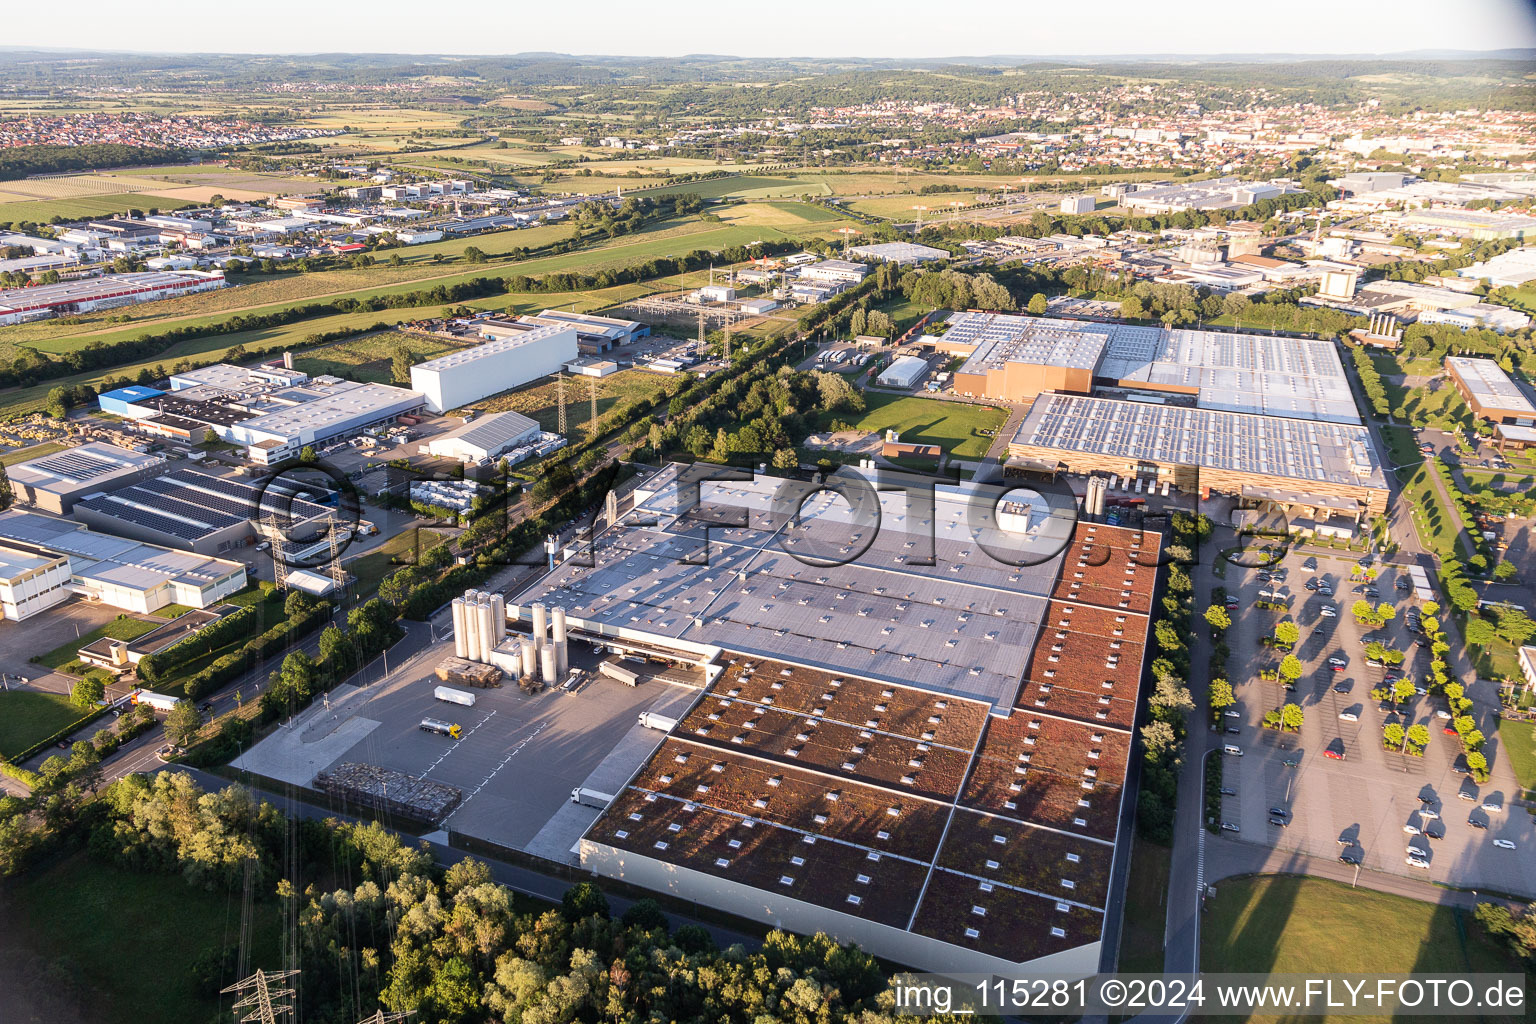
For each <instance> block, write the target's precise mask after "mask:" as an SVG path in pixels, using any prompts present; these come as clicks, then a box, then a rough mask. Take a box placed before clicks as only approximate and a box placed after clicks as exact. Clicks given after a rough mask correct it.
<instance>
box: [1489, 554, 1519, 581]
mask: <svg viewBox="0 0 1536 1024" xmlns="http://www.w3.org/2000/svg"><path fill="white" fill-rule="evenodd" d="M1518 571H1519V570H1517V569H1516V568H1515V563H1514V562H1511V561H1510V560H1509V559H1507V558H1506V559H1504V560H1503V561H1502V562H1500V563H1499V564H1498V565H1496V566H1494V567H1493V578H1494V579H1496V580H1498V581H1499V582H1500V583H1508V582H1509V581H1510V580H1512V579H1514V578H1515V573H1516V572H1518Z"/></svg>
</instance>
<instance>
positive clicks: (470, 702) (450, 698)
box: [432, 686, 475, 708]
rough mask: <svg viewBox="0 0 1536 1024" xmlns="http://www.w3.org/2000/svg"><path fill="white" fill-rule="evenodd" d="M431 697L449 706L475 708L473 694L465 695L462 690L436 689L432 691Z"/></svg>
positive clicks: (445, 687)
mask: <svg viewBox="0 0 1536 1024" xmlns="http://www.w3.org/2000/svg"><path fill="white" fill-rule="evenodd" d="M432 696H434V697H436V698H437V699H438V700H445V701H447V702H448V703H449V704H458V705H460V706H462V707H466V708H472V707H474V706H475V695H474V694H472V693H465V692H464V691H463V690H455V689H454V688H453V687H451V686H439V687H437V688H436V689H434V690H433V691H432Z"/></svg>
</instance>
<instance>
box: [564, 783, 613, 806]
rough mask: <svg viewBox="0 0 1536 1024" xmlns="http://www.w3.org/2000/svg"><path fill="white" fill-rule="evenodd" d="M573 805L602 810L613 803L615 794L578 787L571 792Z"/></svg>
mask: <svg viewBox="0 0 1536 1024" xmlns="http://www.w3.org/2000/svg"><path fill="white" fill-rule="evenodd" d="M571 803H573V804H580V805H581V806H583V807H595V808H597V809H598V810H600V811H601V810H602V809H603V808H605V807H607V806H608V805H609V804H611V803H613V794H611V793H599V792H598V791H597V790H595V789H587V788H586V787H585V786H577V787H576V788H575V789H573V790H571Z"/></svg>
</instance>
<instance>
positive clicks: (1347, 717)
mask: <svg viewBox="0 0 1536 1024" xmlns="http://www.w3.org/2000/svg"><path fill="white" fill-rule="evenodd" d="M1339 721H1341V722H1358V721H1360V716H1359V715H1357V714H1355V713H1354V712H1353V711H1340V712H1339Z"/></svg>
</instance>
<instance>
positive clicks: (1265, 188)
mask: <svg viewBox="0 0 1536 1024" xmlns="http://www.w3.org/2000/svg"><path fill="white" fill-rule="evenodd" d="M1297 191H1300V190H1299V189H1297V188H1295V187H1294V186H1292V185H1289V184H1286V183H1284V182H1264V181H1247V182H1244V181H1238V180H1237V179H1236V178H1212V179H1211V180H1209V181H1196V182H1188V183H1185V184H1179V185H1147V186H1134V187H1133V190H1132V191H1129V192H1126V193H1125V194H1123V195H1122V196H1121V197H1120V205H1121V206H1123V207H1125V208H1126V209H1128V210H1135V211H1137V212H1138V213H1149V214H1153V213H1179V212H1181V211H1183V210H1236V209H1238V208H1240V207H1244V206H1251V205H1253V204H1254V203H1256V202H1258V201H1259V200H1261V199H1276V198H1279V197H1280V196H1283V195H1286V194H1287V193H1290V192H1297Z"/></svg>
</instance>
